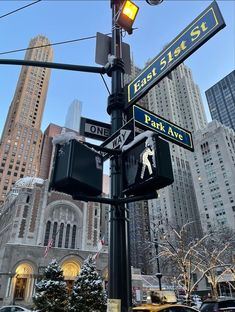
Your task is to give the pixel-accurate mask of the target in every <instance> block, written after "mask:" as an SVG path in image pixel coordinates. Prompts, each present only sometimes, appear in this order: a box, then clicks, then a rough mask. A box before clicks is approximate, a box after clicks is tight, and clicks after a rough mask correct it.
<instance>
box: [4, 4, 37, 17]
mask: <svg viewBox="0 0 235 312" xmlns="http://www.w3.org/2000/svg"><path fill="white" fill-rule="evenodd" d="M40 1H42V0H37V1H34V2H33V3H30V4H27V5H25V6H23V7H21V8H18V9H16V10H14V11H11V12H8V13H6V14H4V15H1V16H0V18H3V17H6V16H8V15H11V14H13V13H16V12H18V11H20V10H23V9H26V8H27V7H29V6H31V5H34V4H36V3H38V2H40Z"/></svg>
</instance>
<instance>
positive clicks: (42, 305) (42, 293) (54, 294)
mask: <svg viewBox="0 0 235 312" xmlns="http://www.w3.org/2000/svg"><path fill="white" fill-rule="evenodd" d="M35 291H36V293H35V295H34V297H33V302H34V305H35V307H36V309H37V310H38V311H43V312H65V311H67V306H68V294H67V290H66V283H65V281H64V277H63V271H62V270H61V268H60V266H59V265H58V263H57V261H56V260H55V259H54V260H52V261H51V263H50V264H49V265H48V267H47V268H46V270H45V273H44V276H43V278H42V279H41V280H40V281H39V282H38V283H37V284H36V286H35Z"/></svg>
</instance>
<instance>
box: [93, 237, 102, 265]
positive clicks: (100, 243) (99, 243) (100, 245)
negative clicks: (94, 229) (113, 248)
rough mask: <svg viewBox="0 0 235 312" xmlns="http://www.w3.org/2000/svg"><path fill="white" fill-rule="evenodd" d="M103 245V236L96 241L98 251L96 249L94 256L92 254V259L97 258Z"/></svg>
mask: <svg viewBox="0 0 235 312" xmlns="http://www.w3.org/2000/svg"><path fill="white" fill-rule="evenodd" d="M103 245H104V237H103V238H101V239H100V240H99V241H98V244H97V247H98V251H97V253H96V254H94V256H93V259H94V260H95V259H97V258H98V256H99V254H100V252H101V250H102V248H103Z"/></svg>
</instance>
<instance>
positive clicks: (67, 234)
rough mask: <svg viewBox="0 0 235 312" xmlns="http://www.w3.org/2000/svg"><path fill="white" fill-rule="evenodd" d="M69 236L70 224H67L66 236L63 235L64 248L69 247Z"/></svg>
mask: <svg viewBox="0 0 235 312" xmlns="http://www.w3.org/2000/svg"><path fill="white" fill-rule="evenodd" d="M69 234H70V224H67V227H66V234H65V244H64V247H65V248H68V247H69Z"/></svg>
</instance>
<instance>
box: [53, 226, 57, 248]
mask: <svg viewBox="0 0 235 312" xmlns="http://www.w3.org/2000/svg"><path fill="white" fill-rule="evenodd" d="M56 235H57V222H54V224H53V232H52V239H53V246H52V247H55V240H56Z"/></svg>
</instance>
